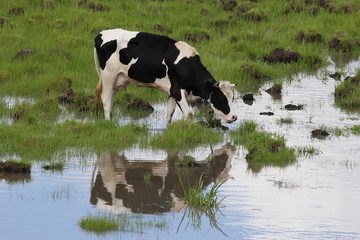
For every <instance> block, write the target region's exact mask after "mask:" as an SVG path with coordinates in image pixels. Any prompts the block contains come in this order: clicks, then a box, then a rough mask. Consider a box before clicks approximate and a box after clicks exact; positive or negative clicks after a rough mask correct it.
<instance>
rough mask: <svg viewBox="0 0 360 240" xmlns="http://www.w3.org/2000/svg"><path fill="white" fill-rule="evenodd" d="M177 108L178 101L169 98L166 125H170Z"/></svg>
mask: <svg viewBox="0 0 360 240" xmlns="http://www.w3.org/2000/svg"><path fill="white" fill-rule="evenodd" d="M175 107H176V100H175V98H173V97H169V99H168V102H167V116H166V123H167V124H170V123H171V119H172V116H173V115H174V112H175Z"/></svg>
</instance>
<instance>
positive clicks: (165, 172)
mask: <svg viewBox="0 0 360 240" xmlns="http://www.w3.org/2000/svg"><path fill="white" fill-rule="evenodd" d="M234 152H235V147H233V146H231V145H225V146H223V147H222V148H220V149H217V150H215V151H213V152H212V153H211V154H210V155H209V157H208V158H207V160H205V161H203V162H202V163H199V164H196V166H192V167H188V166H180V165H179V164H177V163H176V160H177V159H178V158H179V157H178V153H167V157H166V159H165V160H162V161H155V162H154V161H152V162H150V161H139V160H136V161H134V160H132V159H127V158H126V156H125V155H124V153H123V152H121V153H103V154H98V156H97V158H98V159H97V160H98V161H97V162H98V170H97V175H96V178H95V180H94V181H93V183H92V189H91V199H90V202H91V203H92V204H94V205H96V207H97V208H99V209H104V210H109V211H112V212H116V213H126V212H135V213H157V212H167V211H172V210H179V209H181V208H182V207H183V206H184V203H185V202H184V198H183V197H184V195H183V190H182V187H181V184H180V181H179V177H181V178H182V179H184V182H185V184H187V182H189V184H190V185H194V184H196V183H198V182H199V179H200V177H202V181H203V187H206V186H208V185H209V184H210V183H212V182H222V181H225V180H226V179H228V178H229V171H230V168H231V159H232V156H233V154H234ZM149 172H150V173H151V174H152V176H151V180H150V181H149V182H147V181H144V175H145V174H146V173H149Z"/></svg>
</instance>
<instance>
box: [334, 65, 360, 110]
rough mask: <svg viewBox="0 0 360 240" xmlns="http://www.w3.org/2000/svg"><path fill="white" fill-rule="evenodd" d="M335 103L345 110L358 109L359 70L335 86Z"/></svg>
mask: <svg viewBox="0 0 360 240" xmlns="http://www.w3.org/2000/svg"><path fill="white" fill-rule="evenodd" d="M335 105H336V106H339V107H341V108H342V109H345V110H347V111H359V110H360V71H358V72H357V74H356V76H354V77H348V78H346V79H345V80H344V81H343V82H342V83H341V84H339V85H337V86H336V88H335Z"/></svg>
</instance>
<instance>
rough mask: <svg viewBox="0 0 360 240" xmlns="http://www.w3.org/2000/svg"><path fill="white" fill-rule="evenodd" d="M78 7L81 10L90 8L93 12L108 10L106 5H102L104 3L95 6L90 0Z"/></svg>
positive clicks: (84, 0)
mask: <svg viewBox="0 0 360 240" xmlns="http://www.w3.org/2000/svg"><path fill="white" fill-rule="evenodd" d="M78 7H79V8H89V9H91V10H93V11H94V12H97V11H105V10H107V7H106V6H105V5H104V4H102V3H98V4H95V3H93V2H90V1H88V0H82V1H80V2H79V3H78Z"/></svg>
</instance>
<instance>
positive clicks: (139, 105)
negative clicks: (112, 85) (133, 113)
mask: <svg viewBox="0 0 360 240" xmlns="http://www.w3.org/2000/svg"><path fill="white" fill-rule="evenodd" d="M126 107H127V109H128V110H142V111H150V112H153V111H154V108H153V106H151V104H150V103H149V102H146V101H144V100H142V99H140V98H133V99H132V98H131V97H129V98H128V99H127V100H126Z"/></svg>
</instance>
